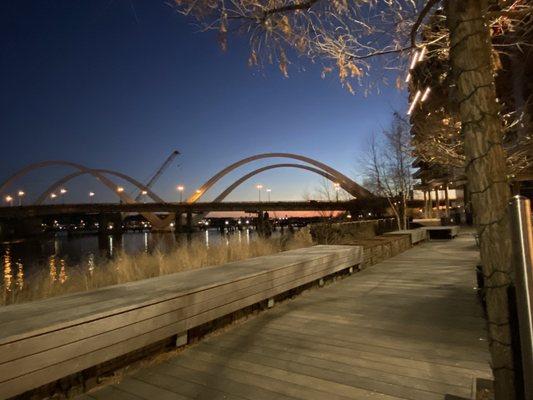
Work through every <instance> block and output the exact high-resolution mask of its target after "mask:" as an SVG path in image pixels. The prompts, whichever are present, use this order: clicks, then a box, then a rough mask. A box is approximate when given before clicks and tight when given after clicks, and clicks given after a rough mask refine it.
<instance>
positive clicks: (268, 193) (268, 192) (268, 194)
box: [266, 189, 272, 203]
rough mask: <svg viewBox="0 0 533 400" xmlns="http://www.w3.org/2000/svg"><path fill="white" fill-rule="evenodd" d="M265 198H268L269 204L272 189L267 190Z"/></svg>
mask: <svg viewBox="0 0 533 400" xmlns="http://www.w3.org/2000/svg"><path fill="white" fill-rule="evenodd" d="M266 192H267V196H268V202H269V203H270V193H271V192H272V189H267V190H266Z"/></svg>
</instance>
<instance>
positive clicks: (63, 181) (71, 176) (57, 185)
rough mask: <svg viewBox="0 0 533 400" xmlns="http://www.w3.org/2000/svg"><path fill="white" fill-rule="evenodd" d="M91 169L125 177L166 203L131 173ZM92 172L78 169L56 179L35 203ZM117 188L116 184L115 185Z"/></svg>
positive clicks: (152, 196)
mask: <svg viewBox="0 0 533 400" xmlns="http://www.w3.org/2000/svg"><path fill="white" fill-rule="evenodd" d="M91 171H94V172H98V173H101V174H106V175H113V176H116V177H118V178H122V179H124V180H125V181H127V182H129V183H131V184H132V185H133V186H136V187H137V188H138V189H139V190H145V191H146V192H147V196H149V197H150V198H151V199H152V200H153V201H155V202H159V203H164V202H165V201H164V200H163V199H162V198H161V197H159V196H158V195H157V194H156V193H155V192H153V191H152V190H151V189H150V188H149V187H147V186H145V185H143V184H142V183H141V182H139V181H137V180H136V179H134V178H132V177H130V176H129V175H126V174H122V173H120V172H117V171H113V170H110V169H99V168H98V169H91ZM90 174H91V173H90V172H87V171H76V172H73V173H72V174H68V175H65V176H64V177H62V178H61V179H58V180H57V181H55V182H54V183H52V184H51V185H50V186H49V187H48V188H47V189H46V190H45V191H44V192H43V193H42V194H41V195H40V196H39V197H38V198H37V200H35V202H34V204H35V205H41V204H42V203H44V201H45V200H46V199H47V198H48V196H50V194H52V193H53V192H54V191H56V190H57V189H59V188H60V187H61V186H64V185H65V184H66V183H67V182H69V181H71V180H72V179H74V178H77V177H78V176H81V175H90ZM115 188H116V186H115Z"/></svg>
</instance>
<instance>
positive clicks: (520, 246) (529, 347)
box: [509, 196, 533, 400]
mask: <svg viewBox="0 0 533 400" xmlns="http://www.w3.org/2000/svg"><path fill="white" fill-rule="evenodd" d="M509 208H510V213H511V230H512V239H513V269H514V274H515V276H514V278H515V287H516V303H517V312H518V325H519V334H520V345H521V351H522V369H523V372H524V394H525V397H524V399H525V400H533V233H532V228H531V223H532V220H531V202H530V200H529V199H527V198H526V197H524V196H514V197H513V198H512V199H511V202H510V205H509Z"/></svg>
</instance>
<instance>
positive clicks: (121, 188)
mask: <svg viewBox="0 0 533 400" xmlns="http://www.w3.org/2000/svg"><path fill="white" fill-rule="evenodd" d="M123 192H124V188H123V187H122V186H118V187H117V193H118V202H119V204H122V197H120V193H123Z"/></svg>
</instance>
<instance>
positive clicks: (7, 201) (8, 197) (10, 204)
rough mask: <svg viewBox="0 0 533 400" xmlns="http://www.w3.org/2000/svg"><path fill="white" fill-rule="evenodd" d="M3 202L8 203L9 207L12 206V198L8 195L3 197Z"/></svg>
mask: <svg viewBox="0 0 533 400" xmlns="http://www.w3.org/2000/svg"><path fill="white" fill-rule="evenodd" d="M5 200H6V203H8V204H9V206H10V207H11V206H13V197H11V196H10V195H7V196H6V197H5Z"/></svg>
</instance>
